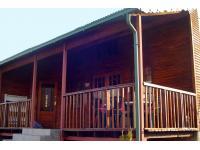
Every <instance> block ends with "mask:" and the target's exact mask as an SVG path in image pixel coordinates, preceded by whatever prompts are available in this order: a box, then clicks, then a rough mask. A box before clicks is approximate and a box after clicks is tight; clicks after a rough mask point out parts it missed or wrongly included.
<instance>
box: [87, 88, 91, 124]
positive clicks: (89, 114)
mask: <svg viewBox="0 0 200 150" xmlns="http://www.w3.org/2000/svg"><path fill="white" fill-rule="evenodd" d="M88 107H89V111H88V117H89V118H88V119H89V120H88V128H91V122H90V121H91V93H90V92H89V93H88Z"/></svg>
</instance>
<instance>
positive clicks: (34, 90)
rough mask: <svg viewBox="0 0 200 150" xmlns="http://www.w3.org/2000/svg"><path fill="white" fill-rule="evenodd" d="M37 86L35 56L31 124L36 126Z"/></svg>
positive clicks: (35, 60) (34, 62) (35, 59)
mask: <svg viewBox="0 0 200 150" xmlns="http://www.w3.org/2000/svg"><path fill="white" fill-rule="evenodd" d="M36 88H37V57H36V56H35V57H34V61H33V79H32V96H31V97H32V98H31V100H32V101H31V123H30V126H31V127H33V126H34V121H35V119H36V114H35V112H36V110H37V109H36V98H37V93H36Z"/></svg>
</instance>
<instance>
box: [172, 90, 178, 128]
mask: <svg viewBox="0 0 200 150" xmlns="http://www.w3.org/2000/svg"><path fill="white" fill-rule="evenodd" d="M172 94H173V95H172V97H173V98H172V106H173V118H174V119H173V120H174V128H176V127H177V126H176V124H177V123H176V97H175V94H176V93H175V92H172Z"/></svg>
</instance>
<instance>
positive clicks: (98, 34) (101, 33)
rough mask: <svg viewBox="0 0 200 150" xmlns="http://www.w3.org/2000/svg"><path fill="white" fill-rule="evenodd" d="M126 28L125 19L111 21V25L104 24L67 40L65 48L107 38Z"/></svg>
mask: <svg viewBox="0 0 200 150" xmlns="http://www.w3.org/2000/svg"><path fill="white" fill-rule="evenodd" d="M127 30H128V26H127V25H126V22H125V21H120V22H116V23H113V24H112V25H110V24H109V25H106V26H103V27H101V28H99V29H97V30H96V31H95V33H94V32H90V33H87V35H84V37H83V36H79V37H77V38H74V39H72V40H70V41H68V44H67V49H72V48H75V47H79V46H82V45H86V44H88V43H92V42H98V41H99V40H101V39H104V38H108V37H111V36H113V35H114V34H118V33H122V32H124V31H127Z"/></svg>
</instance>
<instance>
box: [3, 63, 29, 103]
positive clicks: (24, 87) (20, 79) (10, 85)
mask: <svg viewBox="0 0 200 150" xmlns="http://www.w3.org/2000/svg"><path fill="white" fill-rule="evenodd" d="M31 85H32V64H30V65H26V66H24V67H20V68H18V69H15V70H12V71H9V72H6V73H4V74H3V75H2V91H1V99H2V100H3V98H4V94H11V95H20V96H28V98H31Z"/></svg>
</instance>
